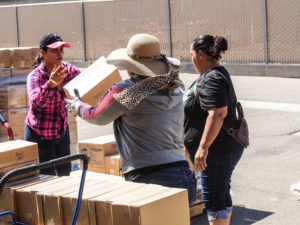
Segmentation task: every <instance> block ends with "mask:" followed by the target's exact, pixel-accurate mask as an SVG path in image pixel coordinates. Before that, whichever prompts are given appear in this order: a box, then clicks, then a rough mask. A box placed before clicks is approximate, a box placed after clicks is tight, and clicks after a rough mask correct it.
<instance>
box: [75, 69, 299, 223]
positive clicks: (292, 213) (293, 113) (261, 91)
mask: <svg viewBox="0 0 300 225" xmlns="http://www.w3.org/2000/svg"><path fill="white" fill-rule="evenodd" d="M181 77H182V79H183V80H184V82H185V84H186V86H188V85H189V84H190V83H191V82H192V81H193V80H194V79H196V77H197V75H195V74H181ZM232 79H233V83H234V85H235V88H236V93H237V96H238V99H239V100H241V101H242V103H243V106H244V112H245V116H246V118H247V121H248V123H249V130H250V146H249V147H248V148H247V149H246V150H245V153H244V155H243V157H242V159H241V161H240V163H239V164H238V166H237V168H236V170H235V173H234V175H233V178H232V195H233V202H234V212H233V216H232V222H231V225H252V224H255V225H300V219H299V218H300V196H296V195H293V194H292V193H291V191H290V187H291V185H293V184H295V183H296V182H300V149H299V145H300V135H299V134H298V132H300V94H299V90H300V79H292V78H272V77H253V76H251V77H247V76H233V77H232ZM77 120H78V125H79V126H78V127H79V133H78V137H79V140H82V139H86V138H91V137H96V136H99V135H104V134H110V133H112V127H111V124H109V125H107V126H103V127H99V126H94V125H90V124H87V123H86V122H83V121H82V120H80V119H78V118H77ZM206 224H208V222H207V219H206V216H205V215H201V216H197V217H195V218H193V219H192V220H191V225H206Z"/></svg>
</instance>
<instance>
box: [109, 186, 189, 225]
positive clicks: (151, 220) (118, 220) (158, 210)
mask: <svg viewBox="0 0 300 225" xmlns="http://www.w3.org/2000/svg"><path fill="white" fill-rule="evenodd" d="M173 206H175V207H173ZM112 215H113V225H153V224H155V225H166V224H172V225H189V224H190V213H189V205H188V193H187V190H186V189H179V188H168V189H166V190H165V191H161V192H160V193H157V194H153V195H150V196H143V194H142V193H141V194H140V199H138V197H135V199H133V200H131V199H130V196H127V200H126V199H119V200H116V201H115V202H113V203H112Z"/></svg>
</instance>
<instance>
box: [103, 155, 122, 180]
mask: <svg viewBox="0 0 300 225" xmlns="http://www.w3.org/2000/svg"><path fill="white" fill-rule="evenodd" d="M105 173H107V174H112V175H116V176H122V172H121V157H120V154H114V155H108V156H105Z"/></svg>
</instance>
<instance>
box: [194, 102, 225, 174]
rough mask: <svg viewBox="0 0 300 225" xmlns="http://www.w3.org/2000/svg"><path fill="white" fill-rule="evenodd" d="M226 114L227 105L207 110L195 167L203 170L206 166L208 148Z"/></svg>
mask: <svg viewBox="0 0 300 225" xmlns="http://www.w3.org/2000/svg"><path fill="white" fill-rule="evenodd" d="M226 115H227V106H225V107H222V108H217V109H212V110H208V117H207V119H206V122H205V127H204V132H203V135H202V138H201V141H200V145H199V148H198V150H197V152H196V155H195V162H194V163H195V168H196V169H199V170H204V169H205V168H206V166H207V165H206V158H207V154H208V149H209V147H210V146H211V144H212V143H213V141H214V140H215V138H216V137H217V135H218V133H219V131H220V130H221V128H222V125H223V120H224V118H225V117H226Z"/></svg>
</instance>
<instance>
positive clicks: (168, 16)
mask: <svg viewBox="0 0 300 225" xmlns="http://www.w3.org/2000/svg"><path fill="white" fill-rule="evenodd" d="M167 21H168V39H169V55H170V56H171V57H172V56H173V46H172V26H171V24H172V18H171V4H170V0H167Z"/></svg>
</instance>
